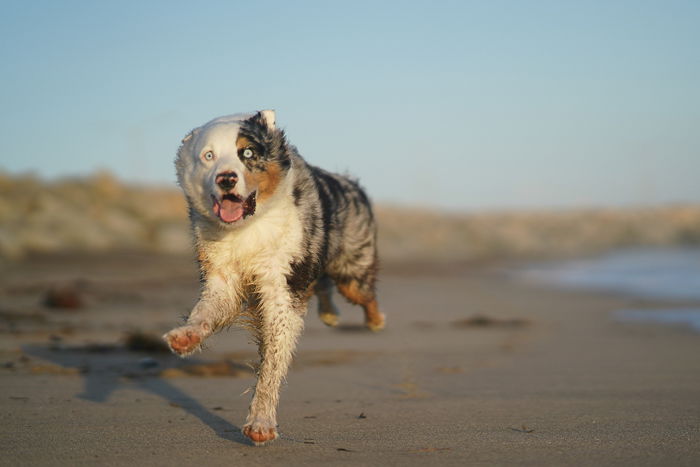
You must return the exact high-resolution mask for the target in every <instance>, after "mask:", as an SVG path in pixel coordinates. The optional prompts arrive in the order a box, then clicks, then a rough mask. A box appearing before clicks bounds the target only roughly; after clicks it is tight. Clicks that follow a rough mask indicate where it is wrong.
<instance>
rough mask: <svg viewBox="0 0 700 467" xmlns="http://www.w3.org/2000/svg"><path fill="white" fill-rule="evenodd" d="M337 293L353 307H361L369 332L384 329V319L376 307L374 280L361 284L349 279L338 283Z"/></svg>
mask: <svg viewBox="0 0 700 467" xmlns="http://www.w3.org/2000/svg"><path fill="white" fill-rule="evenodd" d="M338 291H339V292H340V293H341V294H342V295H343V297H345V298H347V299H348V301H349V302H350V303H352V304H354V305H360V306H362V309H363V310H364V312H365V326H367V328H369V329H370V330H371V331H381V330H382V329H384V324H385V321H386V318H385V317H384V314H383V313H380V311H379V307H378V305H377V299H376V293H375V290H374V280H370V281H366V282H362V281H360V280H358V279H350V280H346V281H342V282H338Z"/></svg>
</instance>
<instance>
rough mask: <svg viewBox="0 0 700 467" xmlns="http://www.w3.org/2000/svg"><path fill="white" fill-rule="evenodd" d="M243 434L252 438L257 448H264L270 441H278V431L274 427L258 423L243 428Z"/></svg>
mask: <svg viewBox="0 0 700 467" xmlns="http://www.w3.org/2000/svg"><path fill="white" fill-rule="evenodd" d="M243 434H244V435H246V436H247V437H248V438H250V440H251V441H252V442H253V443H255V445H256V446H262V445H263V444H265V443H267V442H268V441H274V440H275V439H277V429H276V428H275V427H274V426H268V425H266V424H263V423H258V422H253V423H248V424H246V425H245V426H244V427H243Z"/></svg>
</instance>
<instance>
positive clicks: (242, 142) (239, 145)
mask: <svg viewBox="0 0 700 467" xmlns="http://www.w3.org/2000/svg"><path fill="white" fill-rule="evenodd" d="M250 146H253V143H251V142H250V140H249V139H248V138H246V137H245V136H241V135H239V136H238V138H237V139H236V150H237V151H240V150H241V149H245V148H247V147H250Z"/></svg>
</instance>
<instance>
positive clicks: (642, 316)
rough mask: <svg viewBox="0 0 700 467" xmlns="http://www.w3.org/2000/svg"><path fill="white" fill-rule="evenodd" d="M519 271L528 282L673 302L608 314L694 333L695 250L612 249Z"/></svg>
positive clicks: (699, 309)
mask: <svg viewBox="0 0 700 467" xmlns="http://www.w3.org/2000/svg"><path fill="white" fill-rule="evenodd" d="M522 274H523V276H524V277H525V279H528V280H534V281H538V282H546V283H551V284H557V285H561V286H563V287H567V288H574V289H585V290H597V291H603V292H608V293H619V294H623V295H627V296H632V297H638V298H644V299H661V300H665V301H669V302H674V301H675V302H679V306H678V307H665V308H663V309H639V310H617V311H616V312H615V313H613V318H614V319H616V320H618V321H648V322H655V323H662V324H673V325H679V324H680V325H686V326H690V327H691V328H693V329H694V330H696V331H698V332H700V248H680V247H678V248H633V249H625V250H618V251H614V252H611V253H607V254H604V255H602V256H598V257H593V258H586V259H579V260H571V261H561V262H553V263H545V264H536V265H533V266H530V267H528V268H526V269H525V270H524V271H522ZM694 302H697V306H695V305H694V304H693V303H694ZM688 303H691V306H687V304H688Z"/></svg>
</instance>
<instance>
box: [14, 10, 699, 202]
mask: <svg viewBox="0 0 700 467" xmlns="http://www.w3.org/2000/svg"><path fill="white" fill-rule="evenodd" d="M1 4H2V11H3V14H2V15H0V67H1V69H0V71H1V73H0V79H1V80H2V81H1V83H0V84H1V85H0V136H1V138H2V150H0V171H4V172H9V173H12V174H16V173H24V172H32V173H36V174H38V175H39V176H41V177H44V178H49V179H52V178H55V177H63V176H74V175H87V174H91V173H93V172H95V171H97V170H109V171H111V172H113V173H114V174H116V175H117V176H118V177H119V178H120V179H122V180H124V181H127V182H130V183H158V184H174V183H175V173H174V167H173V158H174V154H175V151H176V149H177V147H178V145H179V143H180V140H181V139H182V137H183V136H184V135H185V134H186V133H187V132H188V131H189V130H190V129H192V128H194V127H196V126H199V125H202V124H204V123H205V122H207V121H208V120H210V119H212V118H214V117H217V116H220V115H227V114H232V113H237V112H248V111H253V110H257V109H267V108H272V109H275V110H276V112H277V122H278V125H279V126H280V127H282V128H284V129H285V131H286V133H287V135H288V138H289V140H290V141H291V143H292V144H294V145H296V146H297V148H298V149H299V151H300V153H301V154H302V155H303V156H304V157H305V158H306V159H307V160H308V161H309V162H311V163H312V164H314V165H319V166H322V167H324V168H326V169H329V170H333V171H338V172H347V173H350V174H352V175H354V176H356V177H358V178H359V179H360V180H361V182H362V184H363V185H364V186H365V187H366V188H367V191H368V192H369V193H370V196H371V197H372V198H373V199H375V200H376V201H379V202H384V203H397V204H403V205H408V206H421V207H426V206H427V207H436V208H441V209H451V210H485V209H518V208H526V209H529V208H569V207H590V206H626V205H658V204H668V203H678V202H700V27H698V25H699V24H700V2H698V1H695V0H692V1H676V0H664V1H661V0H658V1H645V0H635V1H622V0H605V1H596V0H585V1H567V0H554V1H537V0H532V1H515V0H514V1H502V0H490V1H455V2H450V1H425V2H419V1H405V2H391V1H382V2H377V1H364V0H357V1H355V0H353V1H344V2H339V1H330V0H329V1H317V2H307V1H298V2H297V1H295V2H289V1H286V2H277V1H265V2H250V1H246V2H239V1H221V2H210V1H201V2H192V1H186V2H185V1H163V2H159V1H129V0H122V1H118V2H117V1H104V2H92V1H85V2H78V1H67V0H62V1H32V2H27V1H23V0H22V1H14V0H9V1H8V0H2V2H1Z"/></svg>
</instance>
